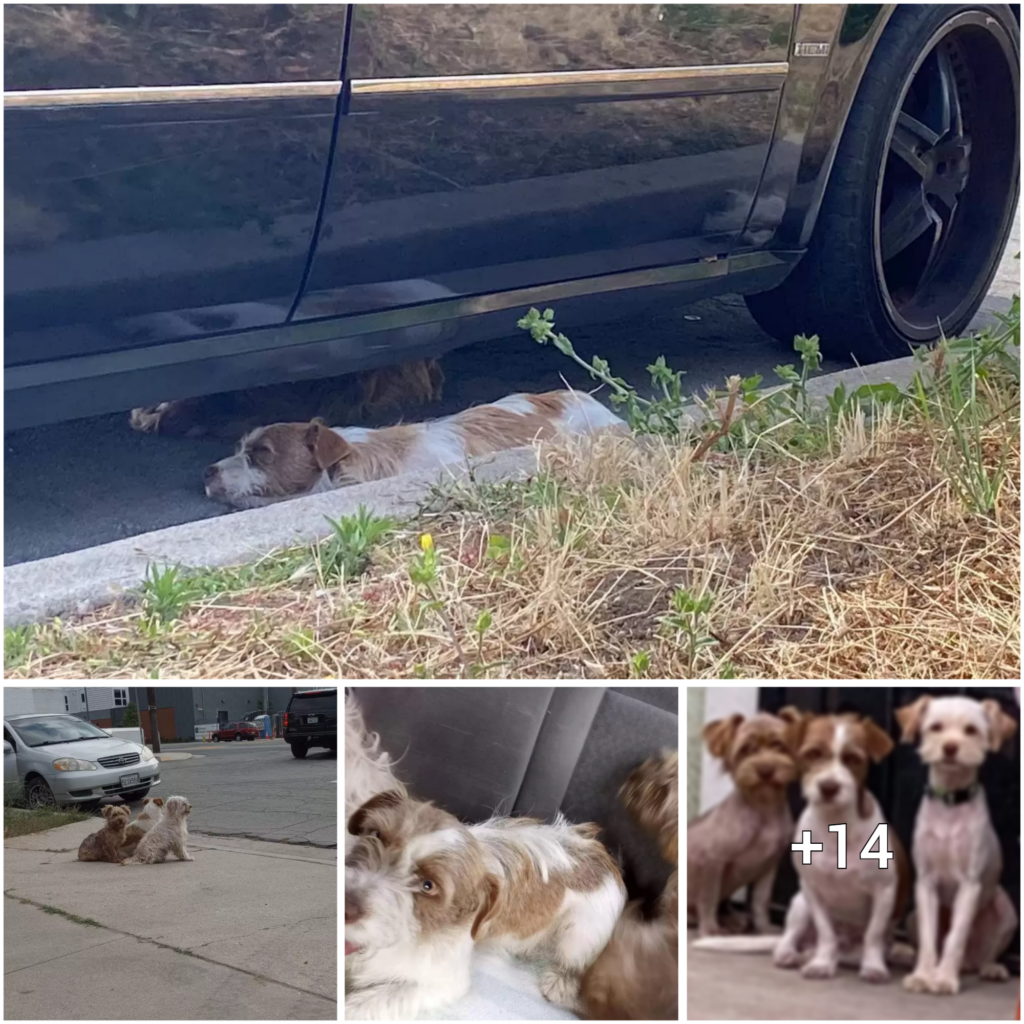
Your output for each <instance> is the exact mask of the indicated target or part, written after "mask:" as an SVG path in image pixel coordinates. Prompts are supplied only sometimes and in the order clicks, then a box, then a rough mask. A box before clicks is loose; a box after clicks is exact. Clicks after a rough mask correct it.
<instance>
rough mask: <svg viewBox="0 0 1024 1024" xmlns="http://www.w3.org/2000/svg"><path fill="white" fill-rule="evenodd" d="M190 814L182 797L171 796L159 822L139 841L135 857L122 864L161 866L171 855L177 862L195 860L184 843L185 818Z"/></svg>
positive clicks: (186, 838) (188, 807) (186, 833)
mask: <svg viewBox="0 0 1024 1024" xmlns="http://www.w3.org/2000/svg"><path fill="white" fill-rule="evenodd" d="M191 812H192V805H191V804H190V803H189V802H188V800H186V799H185V797H183V796H172V797H170V798H169V799H168V801H167V803H166V804H165V805H164V814H163V816H162V817H161V818H160V820H159V821H158V822H157V823H156V824H155V825H153V827H152V828H151V829H150V830H149V831H148V832H147V833H146V834H145V835H144V836H143V837H142V839H140V840H139V845H138V847H137V849H136V850H135V855H134V856H133V857H129V858H128V859H126V860H122V861H121V863H122V864H161V863H162V862H163V861H165V860H167V857H168V854H171V853H173V854H174V855H175V856H176V857H177V858H178V860H195V857H193V856H191V855H190V854H189V852H188V850H186V849H185V843H186V841H187V840H188V828H187V827H186V825H185V818H186V817H188V815H189V814H190V813H191Z"/></svg>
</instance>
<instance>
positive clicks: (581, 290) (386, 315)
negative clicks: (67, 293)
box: [4, 252, 789, 392]
mask: <svg viewBox="0 0 1024 1024" xmlns="http://www.w3.org/2000/svg"><path fill="white" fill-rule="evenodd" d="M788 262H789V261H788V260H787V259H786V254H785V253H780V252H750V253H739V254H738V255H735V256H728V257H722V258H721V259H703V260H696V261H693V262H690V263H672V264H667V265H665V266H660V267H648V268H646V269H643V270H624V271H617V272H616V273H613V274H599V275H597V276H595V277H581V278H570V279H568V280H565V281H558V282H554V283H552V284H542V285H529V286H527V287H524V288H514V289H510V290H509V291H503V292H489V293H486V294H482V295H464V296H459V297H457V298H454V299H441V300H440V301H434V302H425V303H420V304H418V305H414V306H402V307H400V308H398V309H385V310H375V311H373V312H370V313H355V314H351V315H349V316H343V317H333V318H332V317H319V318H310V319H307V320H293V321H291V322H290V323H287V324H278V325H275V326H272V327H258V328H254V329H251V330H247V331H238V332H234V333H228V334H219V335H208V336H204V337H201V338H191V339H189V340H187V341H176V342H166V343H163V344H159V345H147V346H146V347H144V348H135V349H121V350H119V351H116V352H101V353H97V354H95V355H87V356H69V357H67V358H64V359H59V360H54V361H53V362H47V363H28V364H21V365H18V366H9V367H7V368H5V370H4V391H5V392H7V391H10V392H16V391H20V390H22V389H25V388H30V387H44V386H46V385H48V384H61V383H65V382H74V381H77V380H80V379H82V378H86V377H104V376H107V375H109V374H123V373H131V372H135V371H139V370H151V369H156V368H157V367H161V366H174V365H176V364H181V363H188V362H193V361H199V360H202V359H213V358H217V359H222V358H230V357H232V356H246V355H251V354H252V353H254V352H266V351H271V350H273V349H278V348H291V347H293V346H299V345H314V344H320V343H323V342H330V341H339V340H340V339H342V338H351V337H355V336H358V335H363V334H374V333H377V332H379V331H389V330H395V329H401V328H408V327H416V326H419V325H421V324H431V323H440V322H443V321H445V320H451V319H456V318H459V317H469V316H479V315H480V314H482V313H496V312H502V311H504V310H508V309H518V308H522V307H524V306H545V305H551V304H553V303H555V302H558V301H561V300H562V299H569V298H579V297H581V296H586V295H595V294H600V293H605V292H613V291H624V290H628V289H632V288H647V287H650V286H651V285H661V284H676V283H682V282H687V281H701V280H705V279H708V278H713V277H725V276H726V275H728V274H734V273H738V272H741V271H752V270H760V269H765V270H767V269H771V268H773V267H782V266H784V265H785V264H786V263H788Z"/></svg>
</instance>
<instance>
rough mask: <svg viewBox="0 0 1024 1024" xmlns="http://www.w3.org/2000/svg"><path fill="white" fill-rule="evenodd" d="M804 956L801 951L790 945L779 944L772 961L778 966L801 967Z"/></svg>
mask: <svg viewBox="0 0 1024 1024" xmlns="http://www.w3.org/2000/svg"><path fill="white" fill-rule="evenodd" d="M801 959H802V957H801V956H800V953H799V952H798V951H797V950H795V949H792V948H790V947H789V946H779V947H778V948H777V949H776V950H775V955H774V956H773V957H772V962H773V963H774V964H775V966H776V967H784V968H792V967H799V966H800V961H801Z"/></svg>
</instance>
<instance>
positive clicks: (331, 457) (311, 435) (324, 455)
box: [306, 420, 352, 469]
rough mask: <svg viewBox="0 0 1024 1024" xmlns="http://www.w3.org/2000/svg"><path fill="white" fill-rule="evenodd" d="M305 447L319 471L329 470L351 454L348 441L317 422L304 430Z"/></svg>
mask: <svg viewBox="0 0 1024 1024" xmlns="http://www.w3.org/2000/svg"><path fill="white" fill-rule="evenodd" d="M306 447H307V448H308V449H309V450H310V452H311V453H312V455H313V458H314V459H316V464H317V465H318V466H319V467H320V468H321V469H330V468H331V467H332V466H336V465H337V464H338V463H339V462H341V461H342V460H343V459H346V458H348V456H349V455H351V454H352V445H350V444H349V443H348V441H346V440H345V439H344V438H343V437H341V436H339V435H338V434H336V433H335V432H334V431H333V430H331V428H330V427H327V426H325V425H324V424H323V423H320V422H318V421H317V420H313V422H312V423H310V425H309V426H308V427H307V428H306Z"/></svg>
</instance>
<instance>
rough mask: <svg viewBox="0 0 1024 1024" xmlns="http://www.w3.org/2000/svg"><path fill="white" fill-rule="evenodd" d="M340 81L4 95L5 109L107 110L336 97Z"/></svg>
mask: <svg viewBox="0 0 1024 1024" xmlns="http://www.w3.org/2000/svg"><path fill="white" fill-rule="evenodd" d="M340 92H341V82H340V81H336V82H333V81H332V82H251V83H243V84H240V85H141V86H138V87H135V88H130V89H124V88H118V89H30V90H24V91H21V92H5V93H4V110H31V109H42V108H53V107H108V106H124V105H129V104H135V103H194V102H196V101H203V100H274V99H293V98H295V97H304V96H337V95H338V94H339V93H340Z"/></svg>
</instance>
